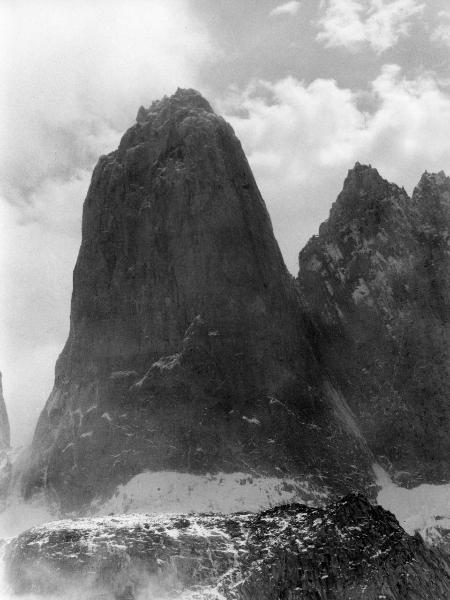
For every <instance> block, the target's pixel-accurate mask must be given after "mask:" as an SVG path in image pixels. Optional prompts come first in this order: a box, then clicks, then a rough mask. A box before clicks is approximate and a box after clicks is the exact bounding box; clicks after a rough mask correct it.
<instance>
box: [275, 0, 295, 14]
mask: <svg viewBox="0 0 450 600" xmlns="http://www.w3.org/2000/svg"><path fill="white" fill-rule="evenodd" d="M299 8H300V2H296V1H295V0H294V1H293V2H286V3H285V4H280V5H279V6H276V7H275V8H274V9H273V10H272V11H271V12H270V16H271V17H276V16H278V15H296V14H297V13H298V11H299Z"/></svg>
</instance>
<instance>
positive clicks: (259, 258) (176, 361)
mask: <svg viewBox="0 0 450 600" xmlns="http://www.w3.org/2000/svg"><path fill="white" fill-rule="evenodd" d="M307 329H308V327H307V323H306V322H305V320H304V317H303V314H302V312H301V310H300V304H299V300H298V293H297V290H296V287H295V284H294V281H293V279H292V278H291V277H290V275H289V274H288V272H287V270H286V268H285V265H284V263H283V259H282V257H281V253H280V250H279V248H278V245H277V243H276V241H275V238H274V235H273V231H272V226H271V222H270V218H269V216H268V213H267V210H266V207H265V204H264V202H263V200H262V198H261V195H260V192H259V190H258V188H257V185H256V183H255V180H254V178H253V175H252V173H251V170H250V168H249V165H248V163H247V160H246V158H245V155H244V153H243V151H242V148H241V145H240V143H239V141H238V139H237V138H236V136H235V135H234V133H233V130H232V129H231V127H230V126H229V125H228V124H227V123H226V122H225V121H224V120H223V119H222V118H221V117H219V116H217V115H216V114H215V113H214V112H213V111H212V109H211V107H210V105H209V104H208V102H207V101H206V100H205V99H204V98H202V96H200V94H198V93H197V92H195V91H193V90H178V91H177V93H176V94H175V95H174V96H172V97H170V98H164V99H163V100H161V101H158V102H154V103H153V104H152V105H151V107H150V108H149V109H144V108H141V109H140V110H139V113H138V118H137V123H136V124H135V125H134V126H133V127H131V129H129V130H128V131H127V132H126V133H125V135H124V136H123V138H122V140H121V142H120V145H119V148H118V149H117V150H116V151H115V152H112V153H111V154H109V155H107V156H103V157H101V158H100V160H99V162H98V164H97V166H96V168H95V170H94V173H93V177H92V182H91V185H90V188H89V191H88V195H87V198H86V201H85V204H84V211H83V223H82V243H81V248H80V252H79V256H78V260H77V263H76V267H75V271H74V282H73V296H72V307H71V325H70V334H69V338H68V340H67V343H66V345H65V348H64V350H63V351H62V353H61V356H60V357H59V359H58V362H57V365H56V376H55V386H54V389H53V391H52V393H51V395H50V398H49V400H48V402H47V405H46V407H45V409H44V411H43V413H42V415H41V417H40V420H39V422H38V426H37V429H36V433H35V436H34V441H33V448H32V449H33V452H32V455H33V461H32V464H31V466H30V468H29V470H28V473H27V474H26V476H25V479H24V481H25V492H26V494H30V493H32V492H33V491H35V490H38V489H41V488H45V489H46V490H48V491H50V492H56V494H57V496H58V497H59V498H60V500H61V501H62V502H63V504H64V505H65V506H67V507H77V506H79V505H81V504H83V503H85V502H88V501H89V500H91V499H92V498H93V497H94V496H98V495H102V494H107V493H110V492H111V491H112V490H113V489H114V487H115V485H117V483H122V482H124V481H126V480H128V479H130V478H131V477H132V476H133V475H135V474H136V473H139V472H141V471H143V470H147V469H150V470H178V471H189V472H194V473H206V472H217V471H218V470H224V471H233V470H234V471H236V470H238V471H242V470H244V471H249V470H250V471H251V472H254V473H256V474H267V473H272V474H279V475H283V474H290V475H292V474H298V475H305V474H308V475H311V476H315V475H318V476H324V477H327V475H324V473H325V472H326V473H331V474H332V477H334V478H335V479H336V481H338V482H339V483H338V485H339V486H343V488H344V489H352V485H354V484H355V481H356V480H358V477H359V475H357V476H356V477H355V472H359V470H360V471H361V472H363V471H364V469H365V468H366V467H367V464H368V461H369V459H368V457H367V456H366V454H365V453H364V452H362V453H361V448H360V446H361V444H360V441H359V440H358V439H355V438H354V436H353V435H352V434H351V432H350V433H349V432H348V430H346V428H345V427H341V426H340V425H339V424H338V425H336V422H335V416H334V408H333V407H332V406H331V405H330V403H329V402H327V400H326V393H324V391H323V382H322V379H321V374H320V372H319V370H318V365H317V363H316V361H315V358H314V356H313V352H312V350H311V347H310V344H309V342H308V336H307ZM327 389H328V388H327ZM361 457H363V458H361ZM362 463H364V465H363V464H362ZM355 465H356V466H355ZM363 478H364V477H363ZM349 481H350V482H353V483H349Z"/></svg>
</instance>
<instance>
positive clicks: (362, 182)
mask: <svg viewBox="0 0 450 600" xmlns="http://www.w3.org/2000/svg"><path fill="white" fill-rule="evenodd" d="M383 183H388V182H387V181H386V180H385V179H383V178H382V177H381V175H380V174H379V173H378V171H377V170H376V169H375V168H373V167H372V165H370V164H369V165H363V164H361V163H359V162H356V163H355V166H354V167H353V169H350V170H349V171H348V173H347V177H346V178H345V181H344V191H345V190H349V191H355V190H366V191H371V190H372V189H373V188H374V186H375V187H379V186H380V184H383Z"/></svg>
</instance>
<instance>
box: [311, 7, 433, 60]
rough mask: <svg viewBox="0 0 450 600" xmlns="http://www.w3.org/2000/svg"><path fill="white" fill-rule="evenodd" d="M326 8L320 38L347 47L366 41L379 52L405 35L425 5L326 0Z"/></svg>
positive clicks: (330, 43) (325, 41)
mask: <svg viewBox="0 0 450 600" xmlns="http://www.w3.org/2000/svg"><path fill="white" fill-rule="evenodd" d="M325 7H326V8H325V13H324V15H323V16H322V17H321V19H320V20H319V27H320V31H319V33H318V35H317V39H318V40H319V41H322V42H324V43H325V44H326V46H327V47H330V48H332V47H339V46H342V47H345V48H348V49H350V50H356V49H358V48H359V47H360V46H362V45H364V44H368V45H369V46H370V47H371V48H372V49H373V50H375V51H376V52H378V53H381V52H383V51H385V50H387V49H388V48H391V47H392V46H395V45H396V44H397V42H398V41H399V39H400V38H401V37H402V36H406V35H408V33H409V30H410V27H411V24H412V19H413V17H415V16H417V15H418V14H420V13H421V12H422V11H423V9H424V4H421V3H419V2H418V0H328V1H327V2H326V4H325Z"/></svg>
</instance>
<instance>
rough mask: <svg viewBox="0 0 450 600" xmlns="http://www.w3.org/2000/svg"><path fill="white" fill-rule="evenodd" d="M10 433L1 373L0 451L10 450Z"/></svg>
mask: <svg viewBox="0 0 450 600" xmlns="http://www.w3.org/2000/svg"><path fill="white" fill-rule="evenodd" d="M9 445H10V431H9V420H8V413H7V412H6V404H5V399H4V397H3V382H2V374H1V373H0V450H2V449H5V448H9Z"/></svg>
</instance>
